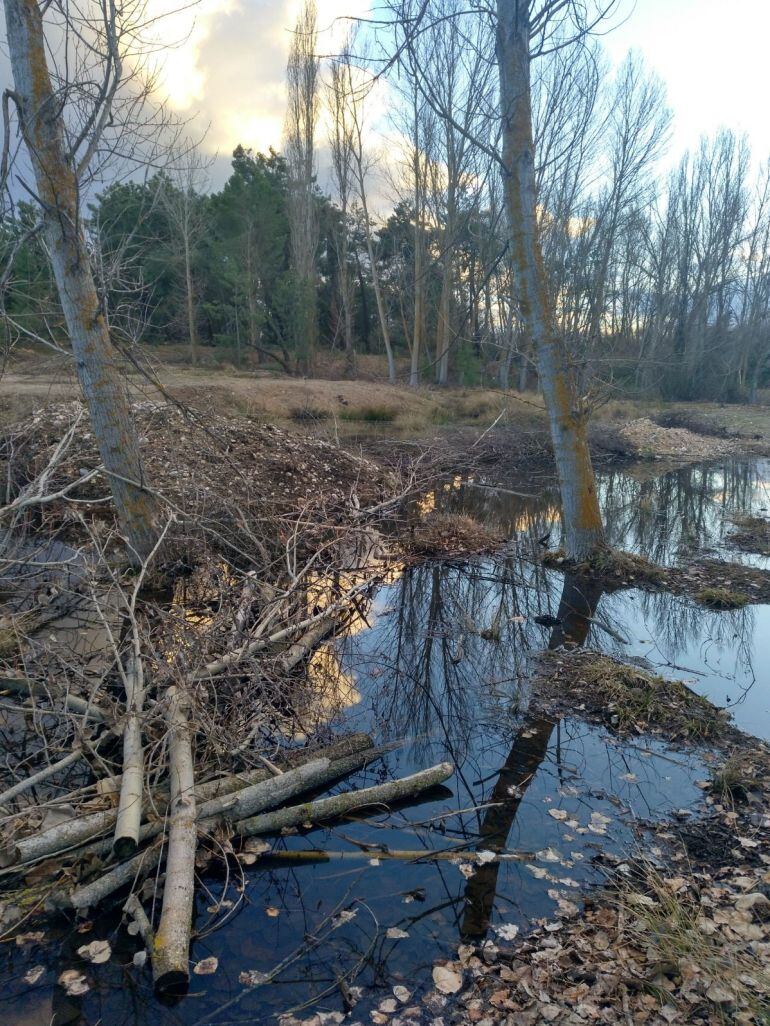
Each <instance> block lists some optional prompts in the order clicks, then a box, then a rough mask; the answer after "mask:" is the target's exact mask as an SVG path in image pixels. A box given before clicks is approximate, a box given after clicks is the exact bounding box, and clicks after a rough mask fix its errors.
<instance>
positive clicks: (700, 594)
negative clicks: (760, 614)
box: [693, 588, 749, 612]
mask: <svg viewBox="0 0 770 1026" xmlns="http://www.w3.org/2000/svg"><path fill="white" fill-rule="evenodd" d="M693 598H694V599H695V601H696V602H699V603H700V604H701V605H702V606H706V607H707V608H708V609H715V610H719V611H720V612H721V611H724V610H728V609H741V608H743V606H745V605H748V603H749V597H748V595H744V594H743V592H741V591H733V590H732V589H731V588H702V589H701V590H700V591H696V592H695V595H694V596H693Z"/></svg>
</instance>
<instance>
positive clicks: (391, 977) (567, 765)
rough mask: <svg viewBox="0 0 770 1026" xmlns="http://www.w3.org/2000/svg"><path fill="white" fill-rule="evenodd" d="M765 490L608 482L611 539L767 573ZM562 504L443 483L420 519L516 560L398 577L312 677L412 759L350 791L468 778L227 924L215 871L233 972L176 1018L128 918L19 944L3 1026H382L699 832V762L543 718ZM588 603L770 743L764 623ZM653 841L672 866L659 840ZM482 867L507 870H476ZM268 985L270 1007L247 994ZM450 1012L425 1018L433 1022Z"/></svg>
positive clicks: (237, 903)
mask: <svg viewBox="0 0 770 1026" xmlns="http://www.w3.org/2000/svg"><path fill="white" fill-rule="evenodd" d="M768 481H770V465H768V464H767V463H765V462H763V461H759V462H757V461H753V462H739V461H736V462H730V463H727V464H724V465H711V466H706V467H690V468H686V469H681V468H680V469H675V470H671V471H668V472H665V471H664V470H661V468H659V467H654V468H646V467H632V468H626V469H624V470H623V471H622V472H619V471H616V470H611V471H605V472H602V474H601V493H602V502H603V506H604V510H605V516H606V519H607V523H608V529H609V532H610V539H611V542H612V544H614V545H617V546H620V547H625V548H629V549H632V550H634V551H637V552H640V553H643V554H645V555H647V556H648V557H650V558H652V559H654V560H656V561H659V562H675V561H677V560H682V559H687V558H688V557H689V556H692V555H694V554H699V553H704V552H707V553H709V554H710V555H712V556H713V555H717V556H718V557H725V558H737V559H745V560H749V559H750V560H751V561H752V562H754V563H756V564H757V565H764V563H765V562H766V561H763V560H762V558H760V557H748V556H743V555H741V554H738V553H735V552H733V551H732V550H730V548H729V543H728V541H727V538H728V535H729V532H730V526H731V525H730V519H729V518H730V516H731V515H733V514H734V513H736V512H745V511H749V512H753V513H757V514H761V513H762V511H763V510H764V509H765V508H767V507H770V497H769V496H768ZM556 499H557V497H556V493H555V490H554V488H553V484H552V482H550V481H548V480H547V479H544V480H542V481H537V480H533V479H532V478H529V479H528V480H527V481H526V482H522V481H520V480H519V481H506V480H503V479H501V478H499V477H498V478H493V477H488V478H482V477H477V478H475V479H473V480H467V479H466V480H461V479H455V480H450V481H448V482H447V483H446V485H445V486H444V487H442V488H439V489H438V490H437V491H436V493H435V494H433V495H430V496H426V498H425V500H424V503H423V506H424V508H427V509H429V508H431V507H432V506H437V507H440V508H446V509H452V510H458V511H460V510H463V511H467V512H469V513H472V514H473V515H474V516H475V517H476V518H477V519H479V520H481V521H483V522H485V523H487V524H488V525H490V526H493V527H495V528H497V529H498V530H500V531H501V532H502V533H503V534H504V536H505V537H507V538H508V539H510V540H509V543H508V544H507V546H506V547H505V549H504V550H503V551H502V552H501V553H498V554H496V555H495V556H494V557H484V558H478V559H474V560H469V561H464V562H461V563H457V562H446V561H445V562H442V561H436V562H432V563H427V564H424V565H422V566H419V567H416V568H414V569H412V570H409V571H407V572H405V573H403V574H402V575H400V576H398V577H397V578H396V579H395V580H393V581H391V582H390V583H388V584H386V585H383V586H382V587H381V588H380V589H379V590H378V591H377V592H376V594H375V595H374V596H373V597H372V599H371V602H370V603H369V605H368V607H367V608H366V609H365V610H362V615H361V616H360V618H359V619H358V620H357V621H356V622H355V623H354V625H353V627H352V629H351V630H350V632H349V633H348V634H347V635H346V636H345V637H343V638H339V639H337V640H336V641H334V642H333V643H332V644H330V645H329V646H328V647H327V648H326V649H325V650H323V652H322V653H321V654H320V655H319V656H318V657H317V659H316V660H315V663H314V667H313V672H314V674H315V676H316V678H317V680H318V682H319V683H324V682H325V683H326V684H327V685H328V690H329V693H333V694H334V695H335V696H336V701H337V703H338V708H337V709H336V710H335V711H334V713H333V719H334V725H335V726H338V727H341V728H349V729H366V730H369V731H370V732H372V733H373V734H374V735H375V737H376V738H377V740H379V741H390V740H398V741H403V742H404V743H403V744H402V745H401V747H399V748H398V749H397V750H395V751H393V752H392V753H391V754H390V755H389V756H388V758H387V760H386V761H385V762H384V763H382V764H379V765H378V766H377V767H374V768H372V769H370V770H368V771H367V772H366V773H362V774H359V775H358V776H357V777H356V778H353V779H351V780H350V781H348V782H347V783H346V785H345V786H346V787H349V786H367V785H369V784H371V783H375V782H377V781H379V780H381V779H387V778H389V777H390V776H394V775H399V776H400V775H403V774H405V773H409V772H412V771H414V770H416V769H420V768H423V767H425V766H427V765H430V764H433V763H435V762H439V761H442V760H444V759H448V760H449V761H451V762H452V763H453V764H454V765H455V766H456V772H455V774H454V776H453V777H452V778H451V779H450V780H449V781H447V786H446V787H445V788H442V789H440V790H438V791H436V792H434V793H431V794H429V795H426V796H425V797H424V799H423V800H422V801H421V802H420V803H419V804H415V803H412V804H410V805H408V806H406V807H403V808H401V809H395V810H392V811H391V812H390V814H388V815H386V814H385V813H384V812H383V813H382V814H378V815H372V816H369V817H366V818H361V819H360V820H353V821H346V822H344V823H341V824H338V825H335V826H334V827H332V828H330V829H317V830H313V831H310V832H307V833H304V834H297V835H293V836H289V837H284V838H280V839H277V840H276V841H274V843H273V856H272V858H271V859H270V861H269V862H264V861H263V862H261V863H259V864H258V865H256V866H252V867H249V866H245V865H244V866H243V867H242V870H243V876H242V878H241V879H240V880H236V885H235V886H233V880H232V874H233V871H232V870H231V880H230V886H229V887H228V889H227V892H226V897H225V901H226V902H232V904H226V905H224V906H223V907H219V908H218V907H217V906H218V899H219V898H220V897H221V896H222V895H223V893H224V888H225V880H224V878H223V876H222V874H221V873H213V872H211V871H208V872H206V871H204V872H203V874H202V880H201V882H202V885H203V886H202V887H201V888H200V889H199V901H198V911H197V920H196V923H197V926H198V930H199V934H200V935H199V938H198V939H197V940H196V942H195V944H194V946H193V952H192V954H193V959H194V961H196V962H197V961H199V960H201V959H204V958H207V957H210V956H212V955H213V956H216V958H218V960H219V967H218V969H217V971H216V972H215V973H213V974H212V975H207V976H197V975H196V976H193V978H192V979H193V983H192V985H191V988H190V994H189V995H188V997H186V998H185V999H184V1000H182V1001H180V1002H178V1003H177V1004H175V1005H163V1004H160V1003H158V1002H157V1001H156V999H155V998H154V997H153V995H152V988H151V981H150V977H149V973H148V972H147V970H146V969H143V968H139V967H136V966H135V965H133V963H132V956H133V954H134V952H135V951H136V950H137V944H136V941H135V940H134V939H133V938H130V937H128V936H127V935H126V934H125V932H124V931H123V930H122V929H121V928H120V917H119V914H118V913H117V912H116V913H115V915H114V916H112V917H109V916H106V917H103V918H101V919H99V920H98V921H96V922H94V923H93V924H92V926H91V928H90V929H89V931H88V932H87V933H86V934H83V933H78V932H76V931H74V930H73V928H72V925H71V924H69V923H66V922H62V923H61V924H58V925H57V926H55V927H53V928H51V929H49V930H48V931H47V935H46V937H45V938H44V939H43V943H37V942H35V941H31V942H29V943H27V944H25V945H22V946H11V945H6V946H5V948H4V949H3V951H2V962H0V975H1V978H2V989H1V990H0V1022H3V1023H5V1022H8V1023H9V1024H10V1023H13V1024H14V1026H15V1024H19V1026H22V1024H24V1026H50V1024H51V1023H52V1022H53V1023H54V1024H55V1026H62V1024H64V1023H83V1024H89V1026H96V1024H105V1026H123V1024H125V1026H139V1024H145V1023H151V1024H152V1026H166V1024H172V1023H173V1024H177V1023H178V1024H196V1026H203V1024H208V1023H211V1024H212V1026H225V1024H234V1023H257V1022H263V1021H269V1020H270V1018H271V1017H272V1016H275V1015H278V1014H280V1013H283V1012H287V1011H290V1010H293V1013H294V1014H295V1015H296V1016H298V1017H299V1018H300V1019H303V1018H304V1019H310V1018H311V1017H312V1016H313V1015H315V1014H318V1013H320V1015H321V1018H320V1019H314V1020H313V1021H314V1022H316V1023H320V1022H323V1021H324V1016H325V1015H329V1013H335V1012H344V1011H345V1010H346V1008H347V1007H348V1006H349V1005H351V1004H353V1003H354V1002H355V1007H354V1009H353V1012H352V1014H351V1016H350V1021H362V1022H368V1021H370V1019H369V1011H370V1010H371V1009H372V1008H376V1007H377V1005H378V1003H379V1002H380V1001H382V1000H383V999H385V998H389V997H392V993H393V992H392V988H393V987H394V986H397V987H404V988H406V990H407V991H408V992H409V993H410V995H411V997H410V998H409V1002H412V1001H414V1002H415V1003H418V1004H419V1001H420V998H421V996H422V994H423V993H424V992H425V991H426V990H428V989H429V986H430V970H431V967H432V965H433V962H434V960H435V959H436V958H439V957H441V956H447V957H452V956H453V955H455V954H456V951H457V946H458V944H461V943H464V942H469V941H473V942H475V943H478V942H479V941H481V940H483V939H486V940H487V941H488V942H490V943H495V944H498V945H506V944H510V943H511V940H512V939H513V937H514V936H515V935H516V931H517V930H518V931H520V932H524V931H526V929H527V926H528V924H529V923H531V922H532V921H533V920H534V919H537V918H541V917H547V918H548V919H549V920H550V921H553V922H558V920H556V918H555V915H556V912H557V911H559V910H561V911H562V912H564V911H565V910H570V907H571V906H572V905H575V904H577V905H579V903H580V896H581V894H582V893H583V892H584V890H585V888H586V887H589V886H591V885H592V884H595V883H597V882H600V881H601V880H602V878H603V874H604V873H606V872H607V871H608V869H611V868H612V867H613V866H614V865H616V864H617V862H618V861H621V862H622V860H623V858H624V857H625V855H626V854H628V853H629V852H631V851H632V850H633V848H634V846H635V844H636V842H637V839H638V838H639V837H640V836H641V837H644V835H645V823H647V822H650V821H653V820H656V819H660V818H663V817H665V816H666V814H667V813H669V812H670V811H671V810H690V812H691V813H692V814H697V810H698V806H699V802H700V800H701V795H702V790H701V789H700V788H699V786H698V783H697V782H698V781H699V780H700V781H702V779H703V778H704V777H706V776H707V775H708V767H707V766H706V765H705V764H704V762H702V761H701V759H700V758H698V757H697V756H695V755H693V754H690V753H683V752H682V751H680V750H672V749H670V748H667V747H666V746H665V745H663V744H661V743H657V742H652V741H647V740H644V739H637V740H635V741H634V742H633V743H630V742H623V743H621V742H619V741H617V739H614V738H613V737H612V736H610V735H609V734H608V733H607V732H606V731H605V730H603V729H600V728H597V727H595V726H589V725H587V724H585V723H583V722H581V721H580V720H579V719H571V718H567V719H563V720H561V721H560V722H558V723H556V722H552V721H551V720H549V719H546V718H543V717H542V716H538V715H537V714H536V713H534V712H533V711H532V709H531V708H530V703H529V696H528V678H529V675H530V673H531V668H532V658H533V656H535V655H536V654H537V653H538V652H539V651H542V649H544V648H547V647H549V645H553V644H554V643H556V642H557V641H558V640H559V634H558V631H559V630H560V628H559V627H558V626H557V627H556V628H547V627H543V626H540V625H538V624H537V623H536V622H535V617H540V618H542V617H543V616H546V615H550V616H554V617H555V615H556V613H557V611H558V610H559V606H560V602H561V600H562V598H563V591H564V589H565V580H564V578H563V576H562V575H560V574H557V573H552V572H549V571H545V570H544V569H543V568H542V567H541V566H539V565H538V564H537V562H536V561H533V559H532V555H533V553H534V552H537V551H542V548H543V546H544V545H552V546H555V545H557V544H558V535H559V523H558V504H557V501H556ZM538 541H539V542H541V543H542V544H540V545H538ZM569 585H570V582H566V586H567V587H569ZM591 600H592V601H591V621H590V622H586V623H584V624H583V633H584V634H585V635H586V642H587V644H589V645H591V646H593V647H595V648H601V649H603V650H605V651H609V652H612V653H613V654H616V655H623V656H624V657H625V658H633V659H636V660H641V661H643V662H644V663H645V665H650V666H652V667H654V668H656V669H660V670H661V672H665V673H667V674H670V675H673V676H678V677H680V678H682V679H685V680H687V681H688V682H690V683H691V684H692V686H693V687H695V688H696V689H697V690H698V691H700V692H701V693H702V694H705V695H708V696H709V697H710V698H711V699H712V701H714V702H716V703H717V704H720V705H729V706H730V708H731V709H732V711H733V714H734V716H735V719H736V722H737V723H738V724H739V725H740V726H743V727H744V728H746V729H750V730H752V731H753V732H754V733H760V734H762V736H765V737H767V736H770V711H769V710H770V697H768V696H769V695H770V692H768V683H769V682H768V679H767V678H768V676H770V651H768V638H770V632H768V627H770V607H763V606H754V607H750V608H748V609H743V610H739V611H736V612H731V613H714V612H710V611H707V610H704V609H702V608H700V607H696V606H694V605H693V604H692V603H689V602H687V601H686V600H685V599H680V598H674V597H672V596H668V595H647V594H643V593H641V592H638V591H627V592H622V593H621V592H618V593H614V594H601V595H592V596H591ZM554 812H555V813H556V815H552V813H554ZM646 844H647V851H648V854H652V856H653V857H654V855H655V847H654V845H655V842H654V841H650V839H649V837H648V838H647V841H646ZM437 852H438V853H441V855H440V857H435V853H437ZM464 852H481V853H489V854H488V855H482V860H483V859H486V860H487V861H482V864H481V865H478V866H476V867H475V868H474V871H472V872H471V871H470V867H469V863H468V862H467V860H466V861H463V859H462V853H464ZM389 853H397V854H398V856H399V857H398V858H390V857H387V856H388V854H389ZM431 853H433V854H434V858H433V859H432V860H430V861H428V860H427V858H426V856H428V855H430V854H431ZM493 855H495V856H500V855H502V856H503V857H502V858H500V857H495V858H492V856H493ZM212 910H213V911H212ZM222 920H226V921H224V923H222ZM220 924H221V925H220ZM216 927H219V928H216ZM561 929H568V926H567V925H565V926H562V927H561ZM558 932H559V928H558V927H557V928H556V929H555V933H557V934H558ZM95 938H99V939H101V938H104V939H108V940H109V941H110V943H111V945H112V948H113V956H112V959H111V961H110V962H109V963H107V964H106V965H102V966H91V965H84V963H83V962H82V961H81V960H80V959H79V958H78V956H77V948H78V947H80V946H81V945H82V944H83V943H84V942H88V941H90V940H93V939H95ZM38 968H39V970H40V971H39V973H38V976H37V979H35V980H34V982H29V981H30V980H31V979H32V978H33V977H34V976H35V972H32V974H31V975H30V971H31V970H35V971H37V970H38ZM70 968H77V969H78V970H79V971H80V972H83V973H84V974H85V976H86V978H87V982H88V985H89V989H88V991H86V993H84V994H82V995H80V996H77V997H72V996H67V995H66V994H65V993H64V991H63V990H62V988H61V987H60V986H58V985H56V981H57V979H58V977H59V976H60V974H61V973H62V972H63V971H64V970H66V969H70ZM273 970H278V971H277V972H276V973H275V978H274V979H273V980H272V981H271V982H269V983H265V984H264V985H261V986H256V987H254V986H249V985H247V983H244V982H243V978H242V976H241V974H244V973H254V974H272V972H273ZM25 976H26V979H25ZM251 979H252V981H253V980H254V979H258V980H261V979H262V977H261V976H252V978H251ZM399 993H401V994H402V995H403V992H401V991H400V992H399ZM433 1014H435V1013H431V1014H429V1013H428V1012H427V1010H423V1019H424V1021H429V1020H430V1019H431V1018H432V1017H433ZM326 1021H332V1020H331V1019H327V1020H326ZM413 1021H415V1022H416V1021H420V1020H419V1019H415V1020H413Z"/></svg>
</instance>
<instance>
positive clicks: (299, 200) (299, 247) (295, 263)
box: [285, 0, 320, 373]
mask: <svg viewBox="0 0 770 1026" xmlns="http://www.w3.org/2000/svg"><path fill="white" fill-rule="evenodd" d="M316 44H317V28H316V6H315V2H314V0H305V3H304V5H303V7H302V11H301V12H300V15H299V17H298V19H297V25H296V28H295V30H294V38H293V39H292V44H291V50H290V51H289V61H288V65H287V80H288V104H287V110H286V129H285V133H286V144H285V154H286V163H287V166H288V171H289V234H290V244H291V257H292V267H293V269H294V274H295V278H296V288H297V297H296V323H295V343H296V346H297V354H298V363H299V365H300V366H301V368H302V370H303V371H304V372H305V373H308V372H309V371H310V370H311V369H312V366H313V361H314V357H315V350H316V347H317V342H318V318H317V313H316V252H317V250H318V211H317V209H316V206H317V204H316V196H315V170H316V169H315V159H316V148H315V130H316V122H317V120H318V76H319V67H320V62H319V59H318V57H317V56H316Z"/></svg>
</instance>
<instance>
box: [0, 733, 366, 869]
mask: <svg viewBox="0 0 770 1026" xmlns="http://www.w3.org/2000/svg"><path fill="white" fill-rule="evenodd" d="M371 747H372V739H371V738H370V737H369V735H368V734H364V733H356V734H351V735H350V736H349V737H346V738H341V739H340V740H339V741H335V742H334V743H332V744H330V745H326V746H324V747H323V748H301V749H297V750H296V751H292V752H287V753H286V755H285V756H284V757H282V759H281V761H280V766H281V768H296V767H298V766H302V765H304V764H306V763H307V762H308V761H309V760H310V759H312V758H313V757H321V756H324V757H326V758H328V759H329V761H332V762H333V761H337V758H338V757H342V756H343V755H355V754H358V753H363V752H365V751H366V750H367V749H370V748H371ZM356 768H357V767H356ZM350 772H352V770H351V771H350ZM269 779H273V776H272V774H271V773H270V771H269V770H267V769H262V768H260V769H255V770H248V771H247V772H245V773H242V774H228V775H227V776H224V777H219V778H218V779H216V780H212V781H208V782H206V783H204V784H200V785H198V786H196V789H195V794H196V798H197V799H198V800H199V801H200V802H201V803H203V802H206V801H209V800H210V799H213V798H219V797H223V796H225V795H229V794H232V793H233V792H235V791H238V790H240V789H242V788H244V787H247V786H249V785H251V784H258V783H261V782H262V781H264V780H269ZM332 779H334V778H332ZM313 786H315V785H313ZM166 797H167V796H165V795H161V798H160V799H159V801H158V803H157V807H158V813H159V814H160V815H165V813H166V809H167V800H166ZM117 817H118V812H117V810H115V809H103V810H102V811H100V812H92V813H90V814H89V815H87V816H80V817H78V818H77V819H73V820H70V821H68V822H67V823H59V824H57V825H56V826H54V827H49V828H48V830H43V831H41V832H40V833H37V834H30V835H29V836H28V837H23V838H20V839H19V840H16V841H15V842H13V843H10V844H9V845H8V846H7V847H6V848H5V850H4V852H3V853H2V865H3V867H12V866H18V865H21V864H28V863H30V862H37V861H38V860H40V859H44V858H48V857H49V856H50V855H55V854H57V853H59V852H64V851H70V850H73V849H77V848H79V847H80V846H82V845H84V844H87V843H88V842H89V841H93V840H95V839H96V838H99V837H101V836H102V835H103V834H106V833H107V832H108V831H109V830H111V829H112V828H113V827H114V825H115V822H116V820H117ZM158 824H159V825H158V826H157V828H156V829H154V832H153V831H149V830H148V829H145V828H146V827H149V826H155V824H145V826H144V827H142V828H140V831H139V836H138V838H137V840H147V839H148V838H149V837H151V836H155V835H156V834H157V833H159V832H160V830H161V829H162V828H163V826H162V823H160V821H158ZM110 846H111V842H110ZM103 853H104V848H103V846H102V845H99V846H98V848H96V849H92V850H90V851H88V852H85V851H84V852H81V853H79V854H82V855H85V854H103Z"/></svg>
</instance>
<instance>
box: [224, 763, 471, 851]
mask: <svg viewBox="0 0 770 1026" xmlns="http://www.w3.org/2000/svg"><path fill="white" fill-rule="evenodd" d="M453 772H454V769H453V767H452V765H451V764H450V763H448V762H441V763H439V764H438V765H437V766H431V767H430V769H426V770H420V772H419V773H413V774H412V775H411V776H408V777H402V778H401V779H400V780H390V781H388V783H386V784H378V785H377V786H376V787H367V788H364V789H363V790H361V791H346V792H344V793H343V794H336V795H332V797H331V798H320V799H319V800H318V801H315V802H306V803H305V804H304V805H291V806H289V807H288V808H285V809H278V810H277V811H275V812H267V813H263V814H261V815H259V816H252V817H250V818H249V819H244V820H242V821H241V822H240V823H238V824H236V828H235V833H236V835H237V836H238V837H255V836H258V835H260V834H277V833H280V832H281V830H285V829H287V828H289V827H295V826H302V825H303V824H304V823H317V822H320V821H322V820H325V819H337V818H338V817H339V816H344V815H346V813H348V812H352V811H353V810H354V809H362V808H366V807H367V806H370V805H385V804H387V803H388V802H390V801H394V800H398V799H400V798H408V797H411V796H412V795H414V794H418V793H419V792H420V791H425V790H427V789H428V788H429V787H433V786H435V785H436V784H441V783H443V781H445V780H446V779H447V778H448V777H451V775H452V773H453Z"/></svg>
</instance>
